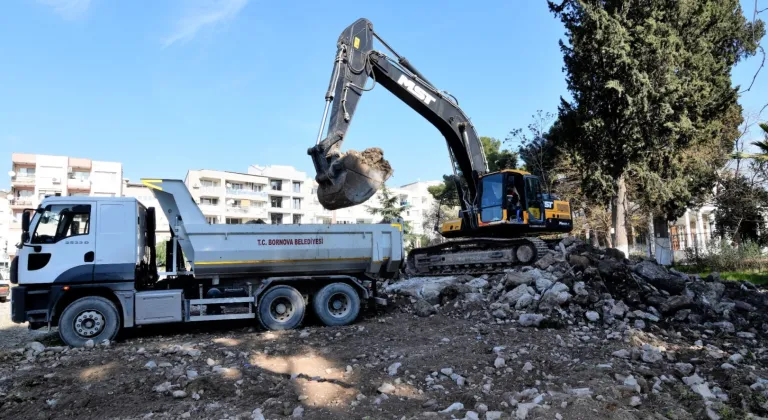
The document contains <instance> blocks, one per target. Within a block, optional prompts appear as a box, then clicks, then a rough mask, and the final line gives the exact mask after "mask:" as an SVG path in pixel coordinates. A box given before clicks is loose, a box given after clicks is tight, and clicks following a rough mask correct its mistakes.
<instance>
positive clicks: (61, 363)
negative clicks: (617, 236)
mask: <svg viewBox="0 0 768 420" xmlns="http://www.w3.org/2000/svg"><path fill="white" fill-rule="evenodd" d="M449 306H450V305H449ZM448 309H449V308H446V312H447V311H448ZM6 315H7V314H6V313H5V312H3V317H5V316H6ZM469 315H470V314H467V315H466V316H461V317H453V316H451V315H448V314H445V313H438V314H437V315H434V316H432V317H429V318H419V317H417V316H415V315H413V314H412V313H411V309H410V305H408V304H404V305H399V306H396V307H391V308H390V309H388V310H387V311H385V312H381V313H379V314H375V313H371V312H368V313H366V314H364V315H363V316H362V317H361V319H360V320H358V322H356V323H355V324H354V325H351V326H347V327H338V328H325V327H321V326H317V325H309V326H308V327H306V328H304V329H301V330H295V331H286V332H265V331H260V330H258V329H257V328H256V327H254V326H252V324H249V323H237V324H222V323H217V324H207V325H205V326H203V327H202V328H201V327H200V326H195V327H193V328H190V327H188V326H172V327H169V326H164V327H154V328H146V329H143V330H136V331H134V332H133V333H131V334H130V335H126V336H123V337H120V338H119V339H118V340H117V342H115V343H111V344H110V345H109V346H108V347H103V346H99V345H97V346H96V348H93V349H69V348H64V347H57V346H61V343H60V342H59V341H58V338H57V336H55V335H44V336H43V340H42V344H44V345H45V346H47V348H46V350H45V351H43V352H42V353H40V354H37V355H33V354H32V350H26V353H25V350H24V349H23V348H22V349H15V348H14V347H15V345H10V346H4V347H3V348H0V418H9V419H65V418H73V417H76V418H80V419H147V418H160V419H176V418H203V419H228V418H236V419H251V418H256V419H258V418H267V419H273V418H297V417H303V418H309V419H363V418H368V419H401V418H428V417H432V418H446V419H447V418H459V419H460V418H478V417H479V418H483V419H484V418H486V413H485V411H488V412H490V415H489V417H487V418H528V419H555V418H557V419H560V418H563V419H603V418H605V419H657V418H658V419H692V418H706V416H705V414H704V413H705V411H704V410H705V406H704V403H703V402H702V400H701V399H700V398H696V397H697V396H695V395H694V396H692V395H691V393H690V391H688V390H687V388H686V387H683V386H682V384H681V383H662V384H661V385H660V387H661V389H662V392H656V393H654V392H653V391H652V390H651V389H650V388H651V386H652V385H654V378H659V377H661V376H662V375H665V374H666V375H669V376H674V375H676V373H675V371H674V368H673V366H674V364H673V363H672V362H673V361H678V362H679V361H689V362H691V363H693V364H695V366H696V368H697V371H699V372H700V375H702V376H707V377H709V378H714V379H711V380H719V381H720V382H718V383H719V384H720V386H721V387H723V388H724V390H726V391H727V392H729V394H730V398H731V399H732V400H734V399H737V398H739V395H740V394H739V392H740V391H739V388H738V387H740V386H743V384H747V385H746V386H748V384H749V383H751V382H750V381H752V380H753V379H749V380H747V379H746V378H742V376H744V375H746V374H747V372H746V371H748V372H749V373H750V374H753V375H757V376H762V377H766V376H765V375H766V374H768V372H766V371H765V365H764V364H763V362H762V359H761V358H757V359H756V360H755V361H752V362H750V365H751V366H750V368H749V369H746V368H745V369H744V371H741V370H736V371H733V372H724V371H722V370H720V368H719V366H720V364H721V363H722V362H723V360H717V358H710V357H708V356H706V354H707V351H708V350H707V349H706V348H705V349H701V348H697V347H695V346H693V344H692V343H693V341H695V340H696V339H701V337H695V336H689V337H686V332H681V334H679V335H678V334H677V332H674V331H664V330H661V331H658V329H657V331H656V333H654V332H652V331H651V332H634V333H631V334H623V335H622V334H618V336H617V334H616V333H615V332H614V331H611V330H610V329H608V330H603V329H601V328H600V327H589V326H586V325H573V326H569V327H566V328H561V329H534V328H522V327H520V326H517V325H516V324H515V323H514V322H498V321H493V322H489V321H487V320H486V319H485V318H482V317H477V316H475V317H473V316H469ZM310 324H311V321H310ZM19 331H21V330H16V329H14V328H11V329H8V328H7V327H6V326H3V329H2V330H0V336H2V339H1V340H0V341H2V342H4V343H9V342H10V341H12V340H14V339H23V337H22V335H19V334H21V333H20V332H19ZM29 337H30V336H27V338H29ZM36 337H39V335H36ZM663 337H673V339H666V340H665V339H663ZM9 338H10V340H9ZM705 340H712V341H713V342H714V341H715V340H717V341H718V342H719V344H720V345H721V346H724V347H728V346H737V345H738V343H736V342H735V340H736V339H735V338H728V339H726V341H727V343H730V344H727V345H726V344H724V342H723V339H722V338H715V337H711V338H709V339H707V338H705ZM643 342H653V343H654V344H655V345H657V346H663V347H664V348H665V349H666V351H667V354H666V360H661V361H658V362H653V363H645V362H643V361H642V359H641V360H636V359H637V358H634V359H633V358H628V359H621V358H617V357H613V356H612V353H613V352H615V351H617V350H622V349H625V350H629V351H632V350H633V349H639V348H640V346H641V345H642V343H643ZM16 344H18V342H17V343H16ZM27 347H30V346H27ZM637 351H638V350H635V352H637ZM755 351H757V348H756V347H755ZM499 359H502V360H501V361H499ZM672 359H674V360H672ZM396 363H399V364H400V365H399V366H398V367H397V368H395V366H397V365H395V364H396ZM744 363H745V364H746V362H744ZM193 371H194V372H193ZM441 371H442V373H441ZM390 373H391V374H392V375H390ZM630 373H632V374H634V375H635V377H636V378H637V380H638V382H639V384H638V385H637V387H638V388H637V389H638V391H639V392H635V391H633V390H631V389H626V388H627V387H622V386H618V385H621V384H622V382H621V381H622V380H623V379H622V378H623V376H626V375H628V374H630ZM617 375H622V376H621V377H618V376H617ZM678 376H680V375H678ZM428 378H429V379H428ZM617 378H619V379H617ZM617 380H618V382H617ZM385 383H386V384H389V385H384V384H385ZM641 388H642V389H641ZM633 396H635V397H639V400H637V401H632V397H633ZM530 400H533V403H531V402H528V401H530ZM638 401H639V403H638V404H637V405H636V406H633V405H632V404H633V403H635V402H638ZM456 403H460V404H461V405H463V408H462V409H458V410H456V411H452V412H449V413H439V411H441V410H445V409H446V408H448V407H450V406H451V405H453V404H456ZM526 404H528V405H526ZM521 407H522V408H521ZM526 407H530V410H528V409H527V408H526ZM470 410H471V411H472V412H468V411H470ZM496 411H498V412H500V413H493V412H496ZM521 411H527V412H526V413H521ZM722 412H723V413H724V414H725V415H726V416H727V415H728V413H727V411H726V410H722ZM475 414H477V415H478V417H474V415H475ZM260 415H263V416H264V417H260ZM496 415H499V416H500V417H495V416H496ZM465 416H466V417H465ZM723 418H726V419H727V418H728V417H723ZM731 418H741V417H731Z"/></svg>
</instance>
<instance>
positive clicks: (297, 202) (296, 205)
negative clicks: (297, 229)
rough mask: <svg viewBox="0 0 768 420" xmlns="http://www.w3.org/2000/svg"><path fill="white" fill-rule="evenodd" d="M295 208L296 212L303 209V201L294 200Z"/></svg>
mask: <svg viewBox="0 0 768 420" xmlns="http://www.w3.org/2000/svg"><path fill="white" fill-rule="evenodd" d="M293 208H294V209H296V210H299V209H301V199H300V198H294V199H293Z"/></svg>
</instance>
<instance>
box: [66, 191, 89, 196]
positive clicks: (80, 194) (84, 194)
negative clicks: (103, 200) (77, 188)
mask: <svg viewBox="0 0 768 420" xmlns="http://www.w3.org/2000/svg"><path fill="white" fill-rule="evenodd" d="M69 196H70V197H88V193H87V192H73V193H71V194H69Z"/></svg>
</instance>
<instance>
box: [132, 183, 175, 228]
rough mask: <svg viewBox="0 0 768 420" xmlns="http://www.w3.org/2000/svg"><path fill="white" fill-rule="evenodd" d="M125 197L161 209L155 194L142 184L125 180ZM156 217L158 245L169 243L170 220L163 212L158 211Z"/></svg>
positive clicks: (145, 205)
mask: <svg viewBox="0 0 768 420" xmlns="http://www.w3.org/2000/svg"><path fill="white" fill-rule="evenodd" d="M123 197H133V198H135V199H137V200H139V202H140V203H141V204H143V205H144V207H154V208H155V209H159V208H160V203H158V201H157V199H156V198H155V196H154V194H152V191H150V190H149V188H147V187H146V186H144V184H142V183H137V182H130V181H128V180H127V179H126V180H124V184H123ZM155 217H156V218H157V220H155V225H156V226H155V239H156V241H157V243H160V242H164V241H167V240H168V239H170V238H171V231H170V228H169V227H168V218H166V217H165V213H163V212H162V211H156V212H155Z"/></svg>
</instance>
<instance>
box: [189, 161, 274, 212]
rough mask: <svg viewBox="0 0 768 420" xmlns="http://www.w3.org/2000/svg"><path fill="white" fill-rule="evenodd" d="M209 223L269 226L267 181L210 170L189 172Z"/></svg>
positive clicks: (199, 202)
mask: <svg viewBox="0 0 768 420" xmlns="http://www.w3.org/2000/svg"><path fill="white" fill-rule="evenodd" d="M184 183H185V184H186V185H187V188H188V189H189V192H190V193H191V194H192V198H194V199H195V202H197V203H198V205H199V206H200V210H202V212H203V214H204V215H205V218H206V219H207V220H208V223H211V224H225V223H226V224H243V223H248V222H253V221H256V220H262V221H264V222H266V223H269V222H270V220H269V213H268V210H267V206H268V205H269V201H268V200H269V196H268V194H267V189H268V183H267V178H265V177H262V176H257V175H249V174H243V173H238V172H227V171H213V170H208V169H201V170H192V171H188V172H187V177H186V178H185V179H184Z"/></svg>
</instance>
